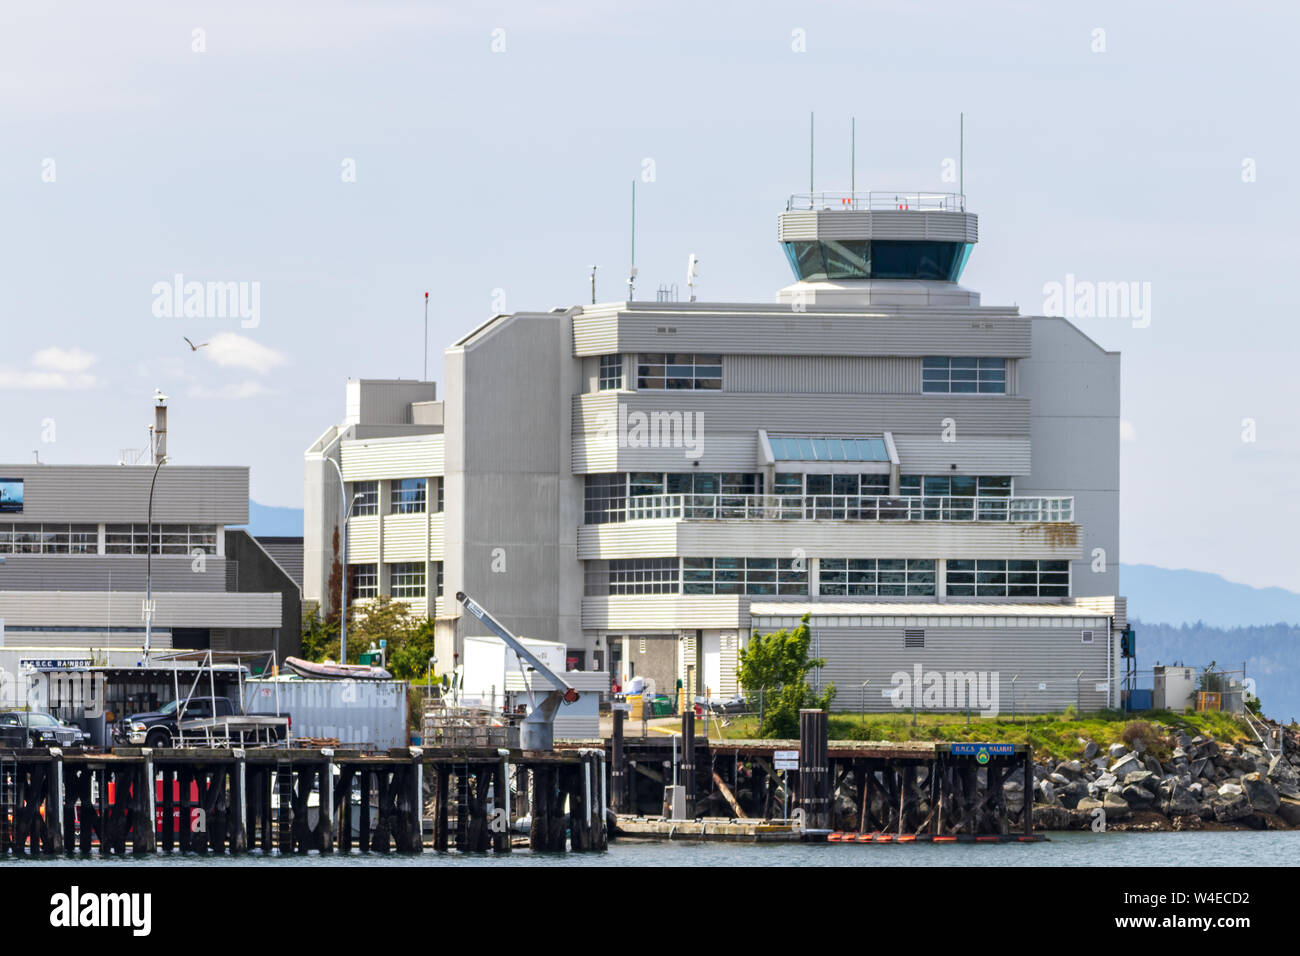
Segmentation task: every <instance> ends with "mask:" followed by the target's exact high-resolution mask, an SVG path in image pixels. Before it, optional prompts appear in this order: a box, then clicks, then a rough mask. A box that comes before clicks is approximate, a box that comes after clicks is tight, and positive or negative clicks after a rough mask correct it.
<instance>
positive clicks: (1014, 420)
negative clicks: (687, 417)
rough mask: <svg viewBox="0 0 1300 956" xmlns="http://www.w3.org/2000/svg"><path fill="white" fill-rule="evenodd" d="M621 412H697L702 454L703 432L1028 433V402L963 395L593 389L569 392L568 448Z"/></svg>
mask: <svg viewBox="0 0 1300 956" xmlns="http://www.w3.org/2000/svg"><path fill="white" fill-rule="evenodd" d="M620 402H621V403H622V404H624V405H625V406H626V407H627V414H631V413H633V412H643V413H645V414H646V415H649V414H650V413H651V412H661V413H662V412H682V413H686V412H690V413H697V412H698V413H699V414H702V415H703V416H704V418H703V428H704V440H705V449H706V453H707V448H708V438H709V435H711V434H713V433H715V432H720V433H722V434H724V435H725V434H743V433H747V432H748V433H754V432H756V431H757V429H759V428H766V429H767V430H768V431H777V432H779V431H812V432H816V433H822V434H825V433H833V432H842V433H843V434H846V435H860V434H873V433H878V432H883V431H892V432H894V433H895V434H900V433H901V434H904V435H907V434H912V435H917V434H920V435H938V434H939V433H940V430H941V429H942V428H943V424H942V423H943V420H944V419H945V418H952V419H954V420H955V421H956V422H957V429H958V432H957V438H958V441H961V440H962V439H963V438H967V437H976V436H987V437H999V438H1006V437H1016V438H1028V437H1029V400H1028V399H1025V398H1012V397H996V398H995V397H990V396H979V395H975V396H970V395H873V396H870V397H864V396H861V395H842V394H818V395H800V394H782V393H775V392H773V393H752V392H749V393H737V392H702V391H690V392H688V391H669V392H634V393H623V394H622V395H617V396H616V395H614V394H612V393H609V392H594V393H588V394H585V395H575V396H574V397H573V434H574V445H575V450H576V448H577V443H578V436H580V435H586V436H590V437H589V438H588V441H590V440H591V438H595V437H596V436H598V435H600V434H601V433H602V430H603V431H604V432H606V433H609V434H607V435H606V436H605V437H606V440H607V441H610V442H614V441H616V440H617V426H618V421H619V418H618V416H619V410H618V406H619V403H620Z"/></svg>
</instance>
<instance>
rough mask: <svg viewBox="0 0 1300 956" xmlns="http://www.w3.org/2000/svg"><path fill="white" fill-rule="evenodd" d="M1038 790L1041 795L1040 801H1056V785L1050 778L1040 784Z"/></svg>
mask: <svg viewBox="0 0 1300 956" xmlns="http://www.w3.org/2000/svg"><path fill="white" fill-rule="evenodd" d="M1038 792H1039V794H1040V795H1041V797H1040V799H1039V802H1040V803H1046V804H1049V805H1050V804H1053V803H1056V787H1054V786H1052V782H1051V781H1050V780H1044V781H1042V782H1041V783H1039V785H1038Z"/></svg>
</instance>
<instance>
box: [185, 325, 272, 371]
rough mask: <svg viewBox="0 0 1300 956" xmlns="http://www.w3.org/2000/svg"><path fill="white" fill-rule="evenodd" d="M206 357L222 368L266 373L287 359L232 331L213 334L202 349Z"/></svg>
mask: <svg viewBox="0 0 1300 956" xmlns="http://www.w3.org/2000/svg"><path fill="white" fill-rule="evenodd" d="M203 351H204V352H206V353H207V356H208V358H210V359H211V360H212V361H214V362H216V363H217V364H218V365H220V366H222V367H224V368H246V369H249V370H250V371H254V372H259V373H261V374H266V373H267V372H269V371H270V370H271V369H273V368H275V367H276V366H277V365H283V364H285V363H286V362H287V361H288V359H287V358H285V357H284V356H283V355H281V354H280V353H279V352H277V351H276V350H275V349H272V348H267V347H266V346H265V345H262V344H261V343H260V342H254V341H253V340H252V339H250V338H248V337H247V336H244V335H236V334H235V333H234V332H222V333H221V334H220V335H214V336H213V337H212V341H211V343H209V345H208V347H207V348H206V349H204V350H203Z"/></svg>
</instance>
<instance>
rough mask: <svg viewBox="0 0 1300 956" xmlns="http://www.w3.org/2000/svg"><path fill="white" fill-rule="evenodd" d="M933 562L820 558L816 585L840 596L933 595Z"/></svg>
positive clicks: (896, 559) (892, 559)
mask: <svg viewBox="0 0 1300 956" xmlns="http://www.w3.org/2000/svg"><path fill="white" fill-rule="evenodd" d="M934 581H935V563H934V561H933V560H928V559H915V558H913V559H907V560H904V559H902V558H822V559H821V561H820V563H819V571H818V576H817V584H818V588H819V590H820V592H821V593H822V594H824V595H830V596H841V597H933V596H934V593H935V588H934Z"/></svg>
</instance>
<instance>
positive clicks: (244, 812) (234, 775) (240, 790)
mask: <svg viewBox="0 0 1300 956" xmlns="http://www.w3.org/2000/svg"><path fill="white" fill-rule="evenodd" d="M230 753H231V756H233V757H234V758H235V763H234V766H233V767H231V772H230V803H231V807H230V822H229V823H228V824H227V827H228V828H229V833H230V855H231V856H235V855H237V854H240V853H243V852H244V851H246V850H247V849H248V763H247V760H248V753H247V751H245V750H244V748H243V747H236V748H235V749H234V750H232V751H231V752H230Z"/></svg>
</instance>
